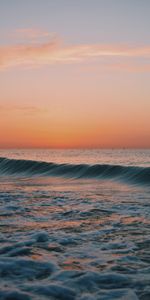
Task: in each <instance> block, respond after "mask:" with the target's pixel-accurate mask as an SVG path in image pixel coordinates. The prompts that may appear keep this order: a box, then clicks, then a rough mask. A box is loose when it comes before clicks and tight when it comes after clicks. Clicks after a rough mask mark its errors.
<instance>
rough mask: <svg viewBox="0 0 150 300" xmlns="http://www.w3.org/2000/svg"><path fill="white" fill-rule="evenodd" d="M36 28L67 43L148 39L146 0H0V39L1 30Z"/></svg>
mask: <svg viewBox="0 0 150 300" xmlns="http://www.w3.org/2000/svg"><path fill="white" fill-rule="evenodd" d="M17 28H40V29H42V30H47V31H50V32H54V33H55V32H56V33H57V34H58V35H60V36H61V37H62V38H63V39H64V40H65V41H66V42H69V43H78V42H80V43H81V42H82V43H86V42H88V43H90V42H91V43H118V42H120V43H132V44H139V43H141V44H148V43H149V42H150V34H149V30H148V28H150V1H149V0H142V1H141V0H125V1H124V0H42V1H41V0H26V1H24V0H13V1H10V0H1V1H0V35H1V43H4V42H8V40H7V38H6V36H5V35H4V33H5V32H9V31H11V30H15V29H17Z"/></svg>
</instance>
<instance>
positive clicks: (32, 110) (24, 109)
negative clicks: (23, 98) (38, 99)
mask: <svg viewBox="0 0 150 300" xmlns="http://www.w3.org/2000/svg"><path fill="white" fill-rule="evenodd" d="M13 112H17V113H21V114H23V115H24V114H26V115H35V114H39V113H41V112H45V109H44V108H42V107H38V106H21V105H20V106H19V105H0V113H13Z"/></svg>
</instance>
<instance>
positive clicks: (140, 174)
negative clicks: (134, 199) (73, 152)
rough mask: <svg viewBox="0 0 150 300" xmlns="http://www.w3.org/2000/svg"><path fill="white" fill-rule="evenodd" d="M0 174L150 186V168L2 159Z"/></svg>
mask: <svg viewBox="0 0 150 300" xmlns="http://www.w3.org/2000/svg"><path fill="white" fill-rule="evenodd" d="M0 174H5V175H11V174H15V175H20V174H21V175H26V176H33V175H39V176H42V175H47V176H48V175H49V176H63V177H69V178H100V179H105V178H106V179H108V178H111V179H119V180H125V181H126V182H127V181H128V182H135V183H141V184H148V185H150V167H138V166H121V165H109V164H101V165H100V164H95V165H88V164H67V163H66V164H57V163H48V162H41V161H32V160H16V159H7V158H2V157H0Z"/></svg>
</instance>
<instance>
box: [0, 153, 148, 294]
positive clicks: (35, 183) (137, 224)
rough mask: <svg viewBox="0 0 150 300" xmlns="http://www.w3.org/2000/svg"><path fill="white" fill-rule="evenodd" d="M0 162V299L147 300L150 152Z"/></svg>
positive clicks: (13, 156) (27, 156) (21, 156)
mask: <svg viewBox="0 0 150 300" xmlns="http://www.w3.org/2000/svg"><path fill="white" fill-rule="evenodd" d="M0 157H2V158H0V245H1V248H0V279H1V280H0V285H1V292H0V299H25V300H26V299H27V300H29V299H65V300H67V299H80V300H83V299H104V300H106V299H143V300H145V299H149V296H150V290H149V286H150V276H149V274H150V273H149V272H150V268H149V262H150V251H149V250H150V218H149V217H150V209H149V202H150V184H149V167H150V151H149V150H92V151H90V150H67V151H66V150H63V151H62V150H1V151H0ZM145 181H146V184H145Z"/></svg>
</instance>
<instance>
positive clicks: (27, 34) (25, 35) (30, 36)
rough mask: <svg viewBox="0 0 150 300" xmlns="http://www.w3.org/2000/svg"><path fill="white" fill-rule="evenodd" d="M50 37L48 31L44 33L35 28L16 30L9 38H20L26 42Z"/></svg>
mask: <svg viewBox="0 0 150 300" xmlns="http://www.w3.org/2000/svg"><path fill="white" fill-rule="evenodd" d="M52 35H53V34H52V33H50V32H48V31H44V30H42V29H37V28H18V29H16V30H15V31H13V32H12V34H11V36H12V37H14V38H21V39H27V40H36V39H39V38H47V37H51V36H52Z"/></svg>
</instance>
